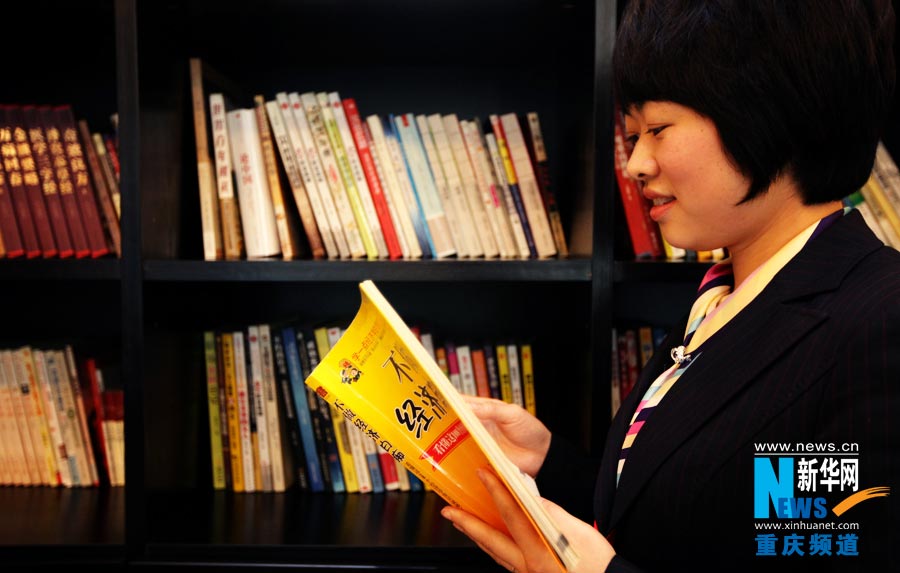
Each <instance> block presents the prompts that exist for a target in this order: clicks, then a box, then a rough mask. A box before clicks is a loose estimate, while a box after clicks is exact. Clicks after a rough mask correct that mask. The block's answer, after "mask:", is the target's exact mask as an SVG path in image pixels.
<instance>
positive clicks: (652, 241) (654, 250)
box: [614, 111, 665, 259]
mask: <svg viewBox="0 0 900 573" xmlns="http://www.w3.org/2000/svg"><path fill="white" fill-rule="evenodd" d="M615 123H616V130H615V145H614V147H615V169H616V180H617V181H618V182H619V194H620V195H621V196H622V206H623V207H624V208H625V221H626V223H627V224H628V234H629V236H630V237H631V244H632V246H633V247H634V256H635V257H636V258H638V259H643V258H654V259H655V258H660V257H662V256H663V254H664V253H665V250H664V248H663V244H662V238H661V237H660V235H659V227H657V225H656V222H655V221H653V219H651V218H650V202H649V201H647V199H646V198H645V197H644V196H643V195H642V194H641V190H640V188H639V187H638V183H637V181H636V180H634V179H632V178H631V177H630V176H629V175H628V173H627V171H626V170H625V166H626V165H627V164H628V149H627V148H626V146H625V119H624V116H622V114H621V113H620V112H618V111H617V112H616V122H615Z"/></svg>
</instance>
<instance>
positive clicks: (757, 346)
mask: <svg viewBox="0 0 900 573" xmlns="http://www.w3.org/2000/svg"><path fill="white" fill-rule="evenodd" d="M881 246H882V243H881V241H879V240H878V239H877V238H876V237H875V236H874V235H873V234H872V232H871V231H870V230H869V229H868V228H867V227H866V224H865V222H864V220H863V219H862V216H861V215H860V214H859V213H858V212H856V211H852V212H850V213H848V214H847V215H846V216H844V217H842V218H841V219H840V220H839V221H837V222H835V223H834V224H833V225H832V226H831V227H830V228H829V229H827V230H826V231H825V232H823V233H822V235H820V236H819V237H817V238H816V239H814V240H813V241H812V242H810V243H809V244H808V245H807V246H806V247H805V248H804V249H803V250H802V251H801V252H800V253H798V254H797V256H796V257H794V259H793V260H791V261H790V262H789V263H788V264H787V265H786V266H785V267H784V268H783V269H782V270H781V271H780V272H779V273H778V274H777V275H776V276H775V277H774V278H773V279H772V281H771V282H770V283H769V285H768V286H767V287H766V288H765V289H764V290H763V292H762V293H760V295H759V296H758V297H757V298H756V299H755V300H754V301H753V302H751V303H750V305H748V306H747V308H745V309H744V311H742V312H741V313H740V314H738V315H737V316H736V317H735V318H734V319H732V320H731V322H729V323H728V324H727V325H725V326H724V327H723V328H722V329H721V330H720V331H719V332H718V333H717V334H716V335H715V336H713V337H712V338H710V339H709V340H708V341H707V342H706V343H705V344H704V348H702V349H701V350H702V355H701V356H702V358H699V357H698V359H697V361H696V363H694V364H692V365H691V367H690V368H688V369H687V371H685V373H684V374H683V375H682V377H681V379H680V380H679V381H678V383H677V384H675V386H673V387H672V389H671V390H670V391H669V393H668V394H667V395H666V397H665V400H664V401H663V403H662V404H663V407H661V408H659V409H658V410H657V411H656V412H654V413H653V417H652V418H651V419H650V420H649V421H648V423H647V424H645V426H644V427H643V428H642V429H641V432H640V434H638V437H637V439H636V440H635V443H634V444H633V446H632V448H631V450H630V452H629V455H628V462H627V463H626V464H625V468H624V471H623V473H622V476H621V479H620V482H619V485H618V487H616V485H615V473H616V463H617V459H618V454H619V449H620V448H621V445H622V440H623V438H624V433H625V431H626V429H627V424H628V421H629V420H630V417H631V415H632V414H633V412H634V409H635V407H636V406H637V402H638V400H639V398H640V396H642V395H643V393H644V391H646V389H647V387H649V385H650V384H651V383H652V382H653V379H654V378H655V377H656V376H657V375H658V374H659V373H660V372H661V371H662V370H663V369H665V368H666V367H667V366H668V365H669V364H668V360H666V358H665V357H666V356H668V348H667V347H663V348H661V349H660V351H659V352H657V356H656V357H655V358H656V360H653V361H651V363H650V364H648V368H647V372H646V373H645V374H644V375H642V377H641V380H640V382H639V383H638V384H637V385H636V386H635V388H634V389H633V391H632V395H630V396H629V397H628V399H627V400H626V401H625V403H624V404H623V406H622V407H623V412H622V414H623V415H621V416H618V417H617V418H616V421H615V422H614V424H613V427H612V428H611V430H610V437H609V440H608V441H607V451H606V452H605V453H604V460H603V465H602V469H601V476H600V480H599V484H600V487H601V491H600V492H598V493H599V496H601V497H600V499H598V506H597V508H596V509H597V511H598V521H599V523H600V525H601V527H602V529H603V530H609V529H612V528H614V527H615V526H616V524H617V523H618V522H619V520H620V519H621V518H622V516H623V515H624V513H625V512H626V511H627V509H628V508H629V507H630V505H631V504H632V503H633V502H634V500H635V499H636V498H637V497H638V496H639V495H640V492H641V490H642V489H643V488H644V486H645V485H646V483H647V481H648V480H649V479H650V478H651V477H652V476H653V474H654V472H655V471H656V470H657V469H658V468H659V466H660V465H661V464H662V463H663V462H664V461H665V460H666V459H667V458H668V457H669V456H670V455H671V454H672V453H673V452H674V451H675V450H676V449H677V448H679V447H680V446H681V445H682V444H683V443H684V442H685V441H687V440H688V439H690V437H691V436H692V435H694V434H695V433H696V432H697V431H699V430H700V428H701V427H702V426H703V425H704V424H705V423H707V422H708V421H709V420H710V418H712V417H713V416H714V415H715V414H716V413H717V412H719V411H720V410H721V409H722V408H723V407H724V406H725V405H726V404H727V403H728V402H729V400H731V399H732V397H734V396H735V395H736V394H737V393H738V392H740V391H741V390H742V389H743V388H744V387H746V386H747V385H748V384H751V383H752V382H753V381H754V379H756V378H757V376H758V375H759V373H760V372H762V371H763V370H764V369H765V368H767V367H768V366H769V365H770V364H771V363H773V362H774V361H775V360H777V359H778V357H779V356H780V355H781V354H783V353H784V352H786V351H787V350H788V349H789V348H791V347H792V346H794V345H795V344H796V343H797V342H799V341H800V340H801V339H802V338H803V337H804V336H806V335H808V334H809V333H810V332H811V331H812V330H813V329H815V328H817V327H818V326H819V325H820V324H822V323H823V322H824V321H826V320H827V319H828V315H827V313H826V312H824V311H822V310H819V309H816V308H814V307H811V306H810V305H804V304H799V302H800V301H802V300H807V299H808V298H809V297H811V296H813V295H816V294H819V293H823V292H828V291H832V290H834V289H836V288H838V287H839V286H840V284H841V282H842V281H843V279H844V277H845V276H846V275H847V274H848V273H849V272H850V271H851V270H852V269H853V267H854V266H856V265H857V264H858V263H859V261H860V260H862V259H863V258H864V257H865V256H866V255H868V254H870V253H871V252H873V251H874V250H876V249H878V248H880V247H881ZM667 340H669V341H673V340H674V339H672V338H669V339H667ZM677 343H678V342H675V344H677ZM659 355H664V356H662V357H661V356H659ZM827 366H828V363H827V362H825V361H822V362H821V363H819V364H818V365H817V368H822V369H824V368H827ZM814 379H815V377H814V376H809V377H807V379H806V382H804V381H798V384H801V385H802V384H804V383H808V381H809V380H814ZM801 390H802V388H798V387H795V388H793V389H791V391H790V392H786V393H785V394H784V395H782V396H780V397H779V398H778V400H777V402H778V403H777V404H776V403H773V404H772V407H771V408H770V410H769V411H770V412H773V413H774V412H777V411H778V410H779V409H780V407H783V403H784V402H785V401H786V400H788V399H789V396H792V395H796V394H795V393H796V392H799V391H801ZM606 492H609V493H606Z"/></svg>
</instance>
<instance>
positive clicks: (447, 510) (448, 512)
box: [441, 507, 453, 521]
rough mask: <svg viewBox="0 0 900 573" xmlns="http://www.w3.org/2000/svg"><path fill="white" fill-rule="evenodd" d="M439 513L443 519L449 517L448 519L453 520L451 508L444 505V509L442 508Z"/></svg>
mask: <svg viewBox="0 0 900 573" xmlns="http://www.w3.org/2000/svg"><path fill="white" fill-rule="evenodd" d="M441 515H442V516H443V517H444V518H445V519H449V520H450V521H453V510H451V509H450V508H449V507H445V508H444V509H442V510H441Z"/></svg>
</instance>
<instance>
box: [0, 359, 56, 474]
mask: <svg viewBox="0 0 900 573" xmlns="http://www.w3.org/2000/svg"><path fill="white" fill-rule="evenodd" d="M4 354H5V353H4V352H3V351H0V411H2V414H0V421H2V422H3V443H4V446H5V447H6V451H7V454H8V460H9V466H10V467H9V470H10V481H9V483H10V484H11V485H28V484H30V483H31V480H30V479H29V477H28V466H27V459H26V457H25V450H24V448H23V445H22V436H21V434H20V431H19V424H18V421H17V414H16V404H15V401H17V400H18V396H16V393H17V392H18V388H17V387H16V384H15V380H13V379H11V378H10V377H8V375H7V372H6V368H5V366H4V364H3V356H4ZM63 453H64V452H63Z"/></svg>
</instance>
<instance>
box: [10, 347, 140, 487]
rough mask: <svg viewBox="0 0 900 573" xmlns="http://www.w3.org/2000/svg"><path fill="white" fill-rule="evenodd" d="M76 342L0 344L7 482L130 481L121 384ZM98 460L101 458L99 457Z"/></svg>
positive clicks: (74, 483) (87, 483) (81, 483)
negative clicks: (110, 382)
mask: <svg viewBox="0 0 900 573" xmlns="http://www.w3.org/2000/svg"><path fill="white" fill-rule="evenodd" d="M108 371H109V370H108V369H103V370H101V369H100V368H98V367H97V364H96V362H95V360H94V359H93V358H87V359H85V360H83V361H81V363H80V370H79V367H78V366H77V365H76V360H75V355H74V352H73V350H72V347H71V346H69V345H66V346H64V347H62V348H36V347H32V346H28V345H26V346H21V347H18V348H14V349H3V350H0V484H2V485H16V486H27V485H31V486H40V485H43V486H64V487H75V486H88V487H89V486H98V485H100V484H101V481H103V482H104V483H108V484H109V485H113V486H119V485H125V471H124V468H125V439H124V438H125V429H124V426H125V422H124V401H123V392H122V390H121V389H107V388H105V386H104V383H103V373H104V372H108ZM98 460H99V464H98Z"/></svg>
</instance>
